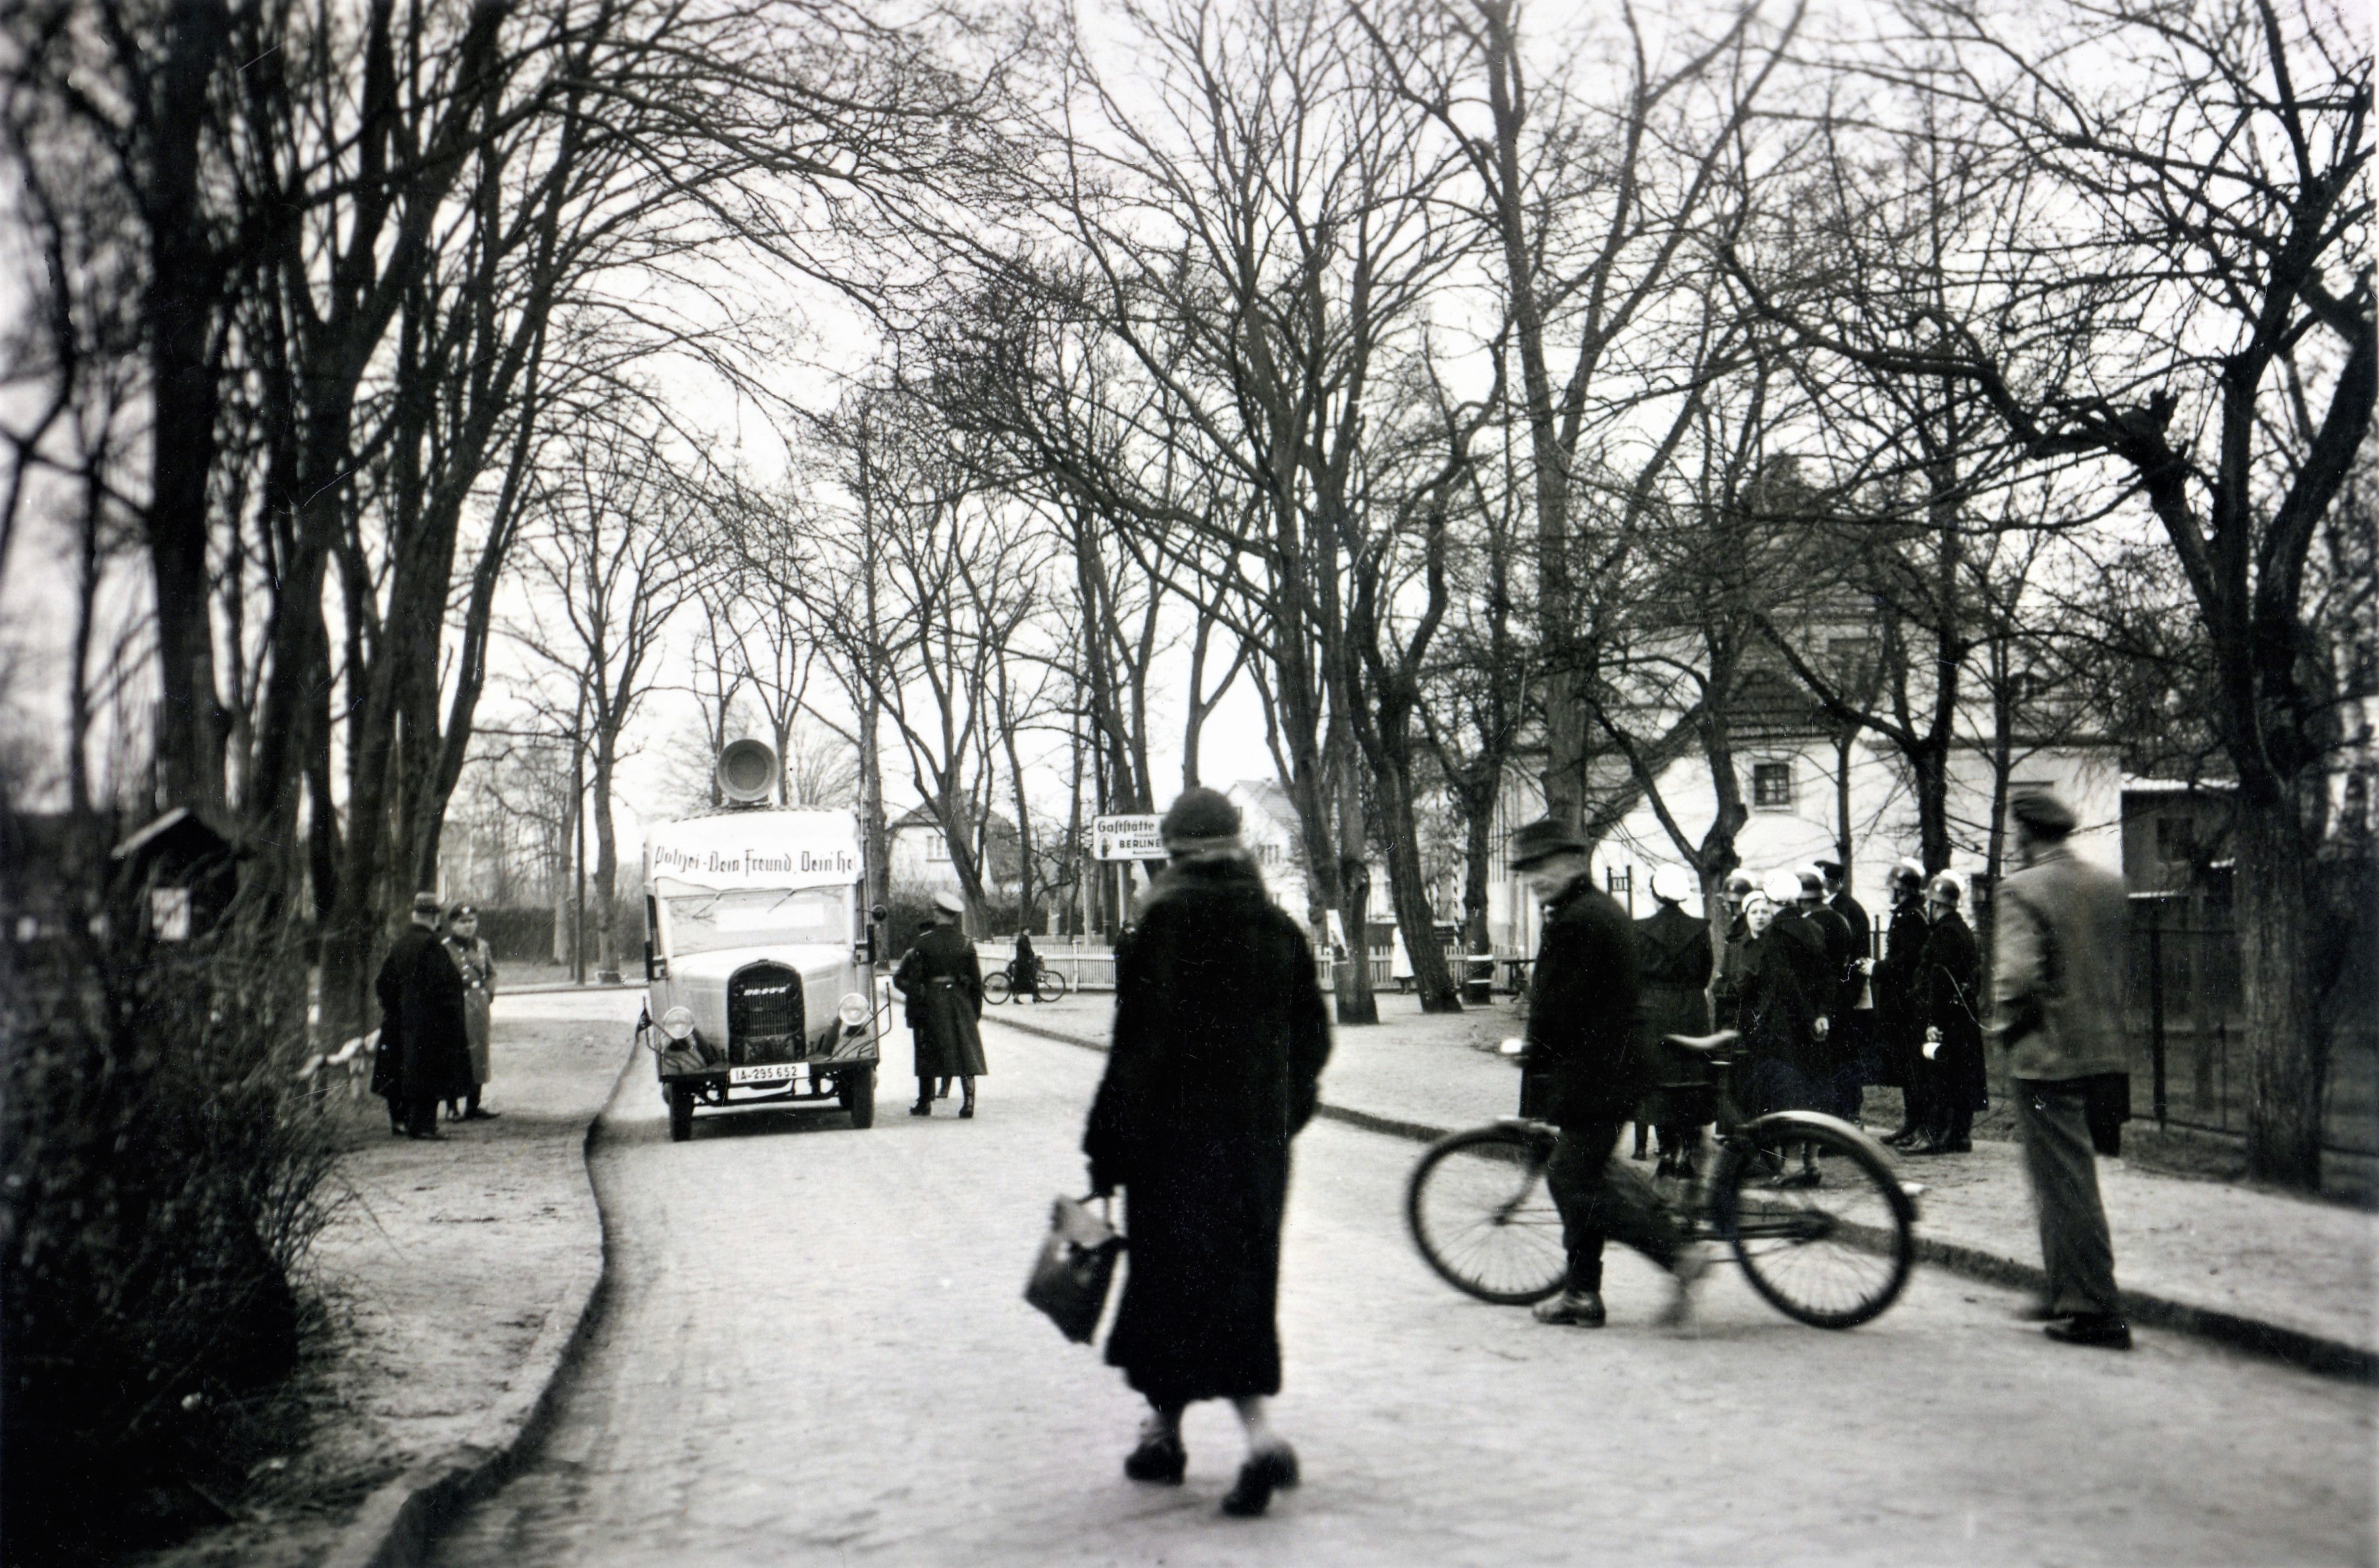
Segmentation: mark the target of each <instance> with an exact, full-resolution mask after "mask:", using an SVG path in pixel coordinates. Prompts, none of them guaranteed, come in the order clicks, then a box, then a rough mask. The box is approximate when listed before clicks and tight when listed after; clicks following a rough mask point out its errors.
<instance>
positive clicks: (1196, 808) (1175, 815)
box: [1156, 785, 1239, 854]
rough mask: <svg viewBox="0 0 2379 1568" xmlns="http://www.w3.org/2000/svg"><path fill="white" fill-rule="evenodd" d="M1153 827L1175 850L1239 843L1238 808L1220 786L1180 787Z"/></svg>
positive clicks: (1193, 850) (1217, 847)
mask: <svg viewBox="0 0 2379 1568" xmlns="http://www.w3.org/2000/svg"><path fill="white" fill-rule="evenodd" d="M1156 827H1157V832H1158V833H1159V834H1161V835H1162V836H1163V837H1164V839H1165V848H1166V849H1167V850H1171V851H1172V852H1174V853H1175V854H1188V853H1194V852H1196V851H1198V850H1226V849H1231V848H1234V847H1236V846H1237V845H1238V838H1239V808H1238V807H1237V806H1235V805H1233V804H1232V803H1231V798H1230V797H1229V796H1228V795H1226V794H1224V793H1223V792H1222V791H1221V790H1209V789H1207V788H1206V787H1205V786H1204V785H1199V786H1197V787H1195V788H1193V789H1189V790H1182V791H1181V793H1180V795H1179V796H1177V798H1176V799H1175V800H1174V802H1173V804H1172V805H1171V806H1170V807H1168V808H1167V809H1166V811H1165V819H1164V820H1163V821H1162V822H1159V823H1158V824H1157V825H1156Z"/></svg>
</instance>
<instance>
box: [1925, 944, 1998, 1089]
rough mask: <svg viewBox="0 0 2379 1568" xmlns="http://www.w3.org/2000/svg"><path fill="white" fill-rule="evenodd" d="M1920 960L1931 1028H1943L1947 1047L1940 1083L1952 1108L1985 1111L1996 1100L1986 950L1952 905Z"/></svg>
mask: <svg viewBox="0 0 2379 1568" xmlns="http://www.w3.org/2000/svg"><path fill="white" fill-rule="evenodd" d="M1918 961H1919V965H1920V968H1921V969H1922V971H1923V974H1922V981H1923V996H1924V1007H1925V1027H1926V1028H1928V1029H1938V1030H1939V1031H1941V1050H1940V1053H1939V1054H1938V1055H1936V1056H1935V1057H1934V1058H1933V1069H1934V1072H1935V1074H1936V1075H1937V1076H1936V1078H1935V1082H1937V1083H1938V1084H1939V1086H1940V1093H1941V1095H1942V1097H1943V1103H1944V1104H1945V1105H1946V1106H1947V1107H1948V1108H1949V1109H1950V1110H1953V1111H1979V1110H1981V1109H1983V1108H1984V1107H1985V1106H1986V1105H1987V1104H1990V1087H1989V1080H1988V1079H1987V1076H1986V1075H1985V1073H1984V1071H1983V1024H1982V1019H1981V1016H1980V1012H1981V1007H1982V985H1983V955H1982V950H1981V949H1980V948H1979V947H1976V946H1975V944H1974V931H1973V930H1972V929H1971V928H1970V927H1969V926H1968V925H1967V924H1966V922H1965V917H1964V916H1962V915H1961V914H1959V913H1958V911H1955V910H1951V911H1948V912H1947V913H1945V914H1944V915H1942V917H1941V918H1940V919H1939V920H1937V921H1935V922H1934V923H1933V927H1932V932H1931V935H1928V936H1926V939H1925V950H1924V955H1923V957H1922V958H1921V959H1919V960H1918ZM1920 1032H1921V1031H1920Z"/></svg>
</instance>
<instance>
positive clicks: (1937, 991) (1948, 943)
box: [1512, 791, 2131, 1349]
mask: <svg viewBox="0 0 2379 1568" xmlns="http://www.w3.org/2000/svg"><path fill="white" fill-rule="evenodd" d="M2009 816H2010V819H2011V823H2012V825H2013V827H2014V830H2015V840H2016V850H2017V855H2018V858H2019V860H2020V861H2021V862H2022V864H2021V867H2020V869H2018V870H2017V871H2015V872H2014V873H2012V874H2010V875H2009V876H2008V877H2006V878H2005V879H2004V880H2003V881H2002V882H2001V884H2000V885H1999V899H1998V908H1997V911H1996V913H1995V921H1996V926H1995V935H1996V948H1995V957H1994V966H1993V975H1992V983H1991V989H1990V991H1989V992H1988V993H1986V991H1985V988H1984V976H1983V972H1982V955H1981V950H1980V947H1979V945H1978V944H1977V943H1976V941H1975V939H1974V930H1973V928H1972V927H1971V926H1970V925H1968V923H1967V922H1966V919H1965V915H1964V913H1963V911H1962V908H1961V905H1962V902H1963V889H1962V887H1961V885H1960V883H1959V881H1958V879H1957V878H1956V877H1954V876H1951V875H1949V874H1946V873H1941V874H1935V875H1933V876H1930V877H1927V876H1926V874H1925V868H1924V866H1923V865H1922V864H1920V863H1919V862H1916V861H1914V860H1902V861H1901V862H1898V863H1897V864H1896V865H1895V866H1893V868H1892V871H1891V874H1890V887H1891V912H1890V921H1889V923H1888V924H1887V925H1886V927H1885V931H1884V951H1883V954H1882V957H1881V958H1880V959H1877V958H1874V957H1872V956H1871V954H1870V947H1871V945H1872V941H1873V929H1872V927H1871V925H1870V923H1869V921H1868V918H1867V914H1866V911H1865V910H1864V909H1863V908H1861V907H1860V905H1859V903H1858V901H1857V900H1856V899H1854V898H1852V897H1851V895H1850V893H1849V891H1848V889H1847V888H1846V887H1844V886H1843V878H1842V866H1841V865H1840V864H1839V863H1838V862H1831V861H1819V862H1815V863H1814V864H1812V865H1810V866H1808V867H1806V868H1805V869H1801V870H1793V871H1783V872H1778V873H1775V874H1771V875H1769V877H1768V878H1766V879H1765V881H1763V882H1759V883H1757V884H1755V883H1754V882H1753V881H1752V879H1751V878H1750V877H1749V876H1747V875H1744V874H1736V875H1733V876H1731V877H1730V878H1729V879H1728V880H1727V883H1726V886H1725V890H1724V897H1725V900H1726V906H1727V911H1728V918H1729V924H1728V928H1727V934H1726V937H1725V941H1724V946H1723V949H1722V952H1718V953H1714V952H1713V950H1712V945H1711V942H1710V936H1709V926H1708V925H1707V924H1706V923H1703V922H1702V921H1699V920H1697V919H1696V918H1694V917H1693V916H1691V915H1689V914H1687V913H1685V910H1684V908H1683V902H1684V900H1685V898H1686V897H1688V896H1689V894H1690V891H1691V889H1690V887H1689V886H1688V884H1687V882H1686V879H1685V877H1684V876H1683V875H1681V874H1678V873H1676V872H1673V871H1666V870H1664V871H1662V872H1660V873H1656V874H1655V875H1654V877H1653V882H1652V892H1653V897H1654V900H1655V903H1656V905H1657V906H1658V907H1657V908H1656V910H1655V911H1654V913H1653V914H1652V916H1651V917H1650V918H1649V919H1648V920H1644V921H1639V922H1636V923H1634V929H1633V930H1632V931H1630V930H1629V929H1628V925H1627V923H1626V922H1625V920H1624V915H1623V914H1622V913H1621V911H1619V908H1618V906H1617V905H1616V904H1615V903H1613V902H1612V900H1611V899H1609V898H1608V896H1607V895H1604V894H1601V893H1600V892H1597V891H1596V890H1595V889H1594V888H1593V887H1592V886H1591V885H1590V883H1589V882H1588V879H1587V874H1586V856H1585V847H1584V845H1583V844H1581V843H1580V842H1579V841H1578V840H1576V838H1575V837H1574V836H1572V835H1570V834H1569V833H1568V832H1567V831H1566V830H1565V829H1564V828H1562V827H1560V826H1558V825H1557V824H1554V823H1552V822H1540V823H1532V824H1530V825H1528V826H1526V827H1523V828H1521V829H1519V830H1518V832H1516V834H1515V835H1514V838H1513V845H1512V865H1513V868H1514V869H1515V870H1516V871H1518V872H1519V873H1521V874H1523V875H1524V876H1525V877H1527V878H1528V880H1529V881H1530V883H1531V884H1532V885H1533V886H1534V887H1535V889H1536V891H1537V893H1538V896H1539V897H1540V899H1542V900H1543V901H1544V907H1545V924H1544V932H1543V937H1542V941H1541V944H1540V949H1539V954H1538V959H1537V970H1536V976H1535V981H1534V984H1533V987H1532V989H1531V992H1530V996H1529V1017H1528V1065H1529V1067H1530V1068H1531V1070H1532V1071H1534V1072H1535V1073H1536V1074H1538V1075H1539V1077H1540V1080H1542V1087H1531V1086H1529V1085H1528V1084H1527V1082H1526V1080H1524V1087H1523V1090H1522V1114H1524V1115H1528V1116H1541V1117H1544V1118H1546V1119H1548V1120H1551V1121H1553V1122H1555V1123H1557V1124H1559V1125H1560V1126H1561V1128H1562V1137H1561V1140H1560V1142H1559V1143H1558V1144H1557V1145H1556V1150H1555V1153H1554V1156H1553V1159H1552V1164H1550V1165H1549V1166H1548V1168H1547V1171H1546V1181H1547V1184H1548V1186H1549V1187H1550V1188H1552V1192H1553V1196H1554V1199H1555V1200H1556V1202H1557V1203H1558V1204H1559V1205H1560V1207H1561V1209H1562V1212H1563V1222H1564V1224H1563V1229H1564V1239H1565V1242H1566V1245H1567V1247H1568V1248H1569V1255H1570V1266H1569V1277H1568V1288H1567V1289H1566V1290H1564V1292H1563V1294H1562V1295H1561V1296H1560V1297H1555V1298H1554V1299H1552V1300H1551V1301H1548V1302H1545V1303H1543V1304H1541V1305H1540V1307H1539V1308H1538V1309H1537V1316H1538V1317H1539V1319H1540V1321H1546V1322H1552V1323H1568V1324H1585V1325H1595V1324H1600V1322H1601V1321H1603V1309H1602V1303H1601V1299H1600V1295H1599V1285H1600V1277H1601V1251H1602V1247H1603V1244H1604V1242H1605V1240H1606V1239H1607V1238H1608V1239H1619V1240H1623V1241H1625V1242H1627V1243H1628V1244H1629V1245H1631V1246H1634V1247H1636V1248H1637V1249H1638V1250H1640V1251H1642V1252H1644V1253H1645V1254H1646V1256H1648V1257H1649V1258H1651V1259H1652V1260H1654V1261H1655V1262H1657V1263H1660V1264H1661V1265H1662V1266H1664V1267H1667V1268H1670V1269H1671V1270H1673V1272H1676V1273H1677V1275H1678V1278H1679V1279H1680V1281H1686V1280H1689V1279H1690V1277H1691V1274H1692V1272H1694V1270H1693V1269H1692V1268H1691V1267H1690V1260H1689V1259H1687V1258H1685V1256H1684V1255H1683V1254H1682V1253H1681V1251H1680V1248H1679V1245H1678V1242H1677V1239H1676V1237H1675V1236H1674V1235H1673V1233H1672V1232H1671V1231H1670V1230H1669V1228H1668V1226H1667V1221H1666V1217H1665V1215H1664V1214H1663V1213H1662V1212H1660V1208H1659V1206H1658V1205H1657V1204H1656V1203H1655V1202H1654V1201H1653V1200H1652V1197H1651V1194H1652V1189H1651V1188H1648V1186H1645V1187H1642V1188H1640V1189H1639V1188H1638V1186H1637V1183H1640V1179H1641V1178H1636V1182H1635V1183H1631V1182H1630V1181H1628V1180H1627V1179H1625V1178H1624V1175H1623V1173H1621V1172H1620V1171H1617V1170H1612V1169H1605V1168H1604V1164H1603V1162H1604V1160H1605V1159H1606V1158H1607V1156H1608V1155H1609V1153H1610V1152H1611V1149H1612V1143H1613V1140H1616V1138H1617V1135H1618V1131H1619V1123H1620V1122H1621V1121H1622V1120H1623V1119H1625V1117H1626V1116H1628V1115H1629V1114H1630V1110H1629V1109H1628V1108H1629V1107H1631V1106H1632V1115H1633V1117H1634V1119H1635V1122H1636V1140H1637V1141H1636V1158H1638V1159H1642V1158H1645V1157H1647V1153H1648V1149H1647V1145H1646V1141H1645V1139H1646V1129H1647V1128H1651V1129H1655V1130H1656V1131H1657V1134H1658V1137H1659V1139H1660V1161H1661V1169H1660V1171H1659V1172H1656V1175H1659V1174H1675V1175H1680V1176H1691V1175H1693V1174H1694V1169H1693V1160H1694V1156H1695V1154H1696V1152H1697V1151H1698V1150H1699V1149H1700V1147H1701V1144H1702V1140H1703V1130H1704V1128H1706V1127H1707V1126H1708V1125H1709V1122H1710V1121H1711V1120H1712V1119H1713V1117H1714V1115H1715V1106H1714V1104H1712V1094H1711V1092H1710V1091H1709V1089H1708V1088H1707V1087H1705V1086H1701V1085H1686V1084H1665V1085H1664V1084H1660V1083H1659V1081H1658V1080H1659V1079H1660V1076H1661V1075H1660V1073H1659V1072H1658V1071H1657V1070H1656V1067H1657V1065H1658V1064H1659V1063H1660V1061H1661V1060H1662V1056H1661V1053H1660V1051H1659V1050H1658V1048H1657V1043H1658V1042H1659V1040H1660V1037H1661V1036H1662V1035H1664V1034H1683V1035H1697V1034H1699V1033H1701V1032H1702V1031H1703V1029H1704V1028H1705V1027H1706V1026H1707V1024H1708V1023H1709V1021H1711V1019H1710V1016H1709V1014H1708V1013H1705V1011H1704V996H1705V995H1708V997H1709V1002H1710V1011H1711V1012H1712V1013H1714V1014H1715V1021H1716V1022H1717V1024H1718V1025H1719V1026H1720V1027H1721V1028H1732V1029H1735V1030H1737V1031H1740V1032H1741V1034H1742V1036H1743V1061H1744V1063H1745V1069H1746V1070H1745V1078H1744V1081H1743V1083H1742V1085H1741V1088H1742V1091H1743V1100H1744V1104H1743V1105H1742V1109H1743V1110H1744V1112H1745V1114H1746V1115H1749V1116H1761V1115H1765V1114H1767V1113H1769V1112H1772V1111H1783V1110H1809V1111H1823V1112H1827V1113H1830V1114H1832V1115H1836V1116H1842V1117H1844V1118H1846V1119H1857V1118H1858V1117H1859V1115H1860V1111H1861V1106H1862V1102H1863V1098H1864V1094H1865V1089H1866V1085H1867V1084H1870V1083H1878V1084H1885V1085H1895V1086H1897V1087H1899V1088H1900V1089H1901V1090H1902V1096H1903V1104H1904V1106H1905V1114H1904V1116H1903V1117H1902V1126H1901V1127H1900V1128H1899V1130H1897V1131H1896V1132H1893V1133H1891V1134H1890V1136H1888V1137H1887V1138H1885V1140H1884V1141H1885V1142H1886V1143H1889V1144H1892V1145H1895V1146H1897V1147H1899V1148H1902V1149H1904V1150H1906V1151H1908V1152H1911V1153H1916V1154H1955V1153H1967V1152H1972V1150H1973V1148H1974V1142H1973V1134H1974V1116H1975V1113H1977V1112H1978V1111H1981V1110H1983V1109H1985V1108H1987V1105H1988V1104H1989V1081H1988V1078H1987V1073H1986V1070H1985V1062H1984V1045H1985V1041H1986V1038H1987V1034H1989V1033H1996V1035H1997V1037H1998V1039H1999V1041H2000V1043H2002V1045H2003V1046H2004V1047H2005V1048H2006V1050H2007V1052H2008V1073H2009V1079H2010V1082H2011V1095H2012V1097H2013V1099H2014V1101H2015V1119H2016V1127H2017V1130H2018V1133H2019V1135H2020V1136H2021V1138H2022V1140H2023V1149H2024V1163H2025V1170H2026V1174H2027V1176H2029V1178H2030V1182H2031V1186H2032V1189H2033V1195H2034V1199H2035V1207H2036V1211H2037V1213H2038V1218H2039V1222H2040V1235H2041V1252H2042V1260H2043V1263H2044V1272H2045V1273H2046V1274H2047V1282H2048V1290H2047V1297H2046V1298H2045V1299H2043V1300H2042V1301H2041V1302H2039V1303H2038V1304H2037V1305H2036V1307H2035V1309H2034V1311H2033V1312H2032V1313H2031V1314H2030V1315H2032V1316H2035V1317H2037V1318H2039V1319H2041V1320H2043V1321H2045V1322H2046V1323H2047V1332H2048V1333H2049V1335H2050V1336H2051V1337H2052V1338H2055V1339H2059V1340H2061V1341H2064V1342H2066V1343H2069V1344H2074V1345H2098V1346H2105V1347H2109V1348H2115V1349H2128V1348H2129V1347H2130V1345H2131V1330H2130V1328H2129V1326H2128V1325H2126V1324H2125V1322H2124V1321H2123V1320H2122V1317H2121V1310H2120V1306H2121V1304H2120V1296H2119V1292H2118V1291H2117V1289H2116V1285H2115V1274H2114V1250H2113V1245H2112V1242H2111V1240H2110V1238H2109V1236H2108V1233H2107V1218H2106V1212H2105V1209H2104V1206H2103V1204H2102V1203H2101V1201H2100V1199H2099V1194H2098V1186H2097V1176H2096V1167H2095V1155H2096V1154H2097V1153H2099V1152H2107V1153H2111V1152H2115V1140H2116V1137H2117V1136H2118V1134H2117V1133H2116V1132H2115V1130H2114V1128H2113V1127H2112V1126H2111V1125H2109V1124H2110V1123H2112V1122H2115V1121H2119V1117H2120V1116H2122V1115H2123V1114H2125V1111H2126V1109H2127V1104H2126V1103H2127V1100H2128V1080H2127V1079H2126V1078H2125V1076H2124V1070H2123V1069H2124V1066H2125V1055H2124V1037H2123V1028H2124V1020H2123V999H2122V987H2123V978H2124V977H2123V963H2124V957H2123V946H2122V945H2123V939H2124V930H2125V921H2126V918H2127V916H2126V908H2125V899H2124V894H2123V887H2122V881H2121V878H2119V876H2117V875H2115V874H2113V873H2111V872H2107V871H2104V870H2101V869H2099V868H2096V867H2094V866H2090V865H2087V864H2085V863H2084V862H2082V861H2081V860H2079V859H2078V858H2076V857H2075V856H2074V855H2073V853H2072V852H2071V850H2070V849H2069V848H2068V847H2067V844H2066V839H2067V838H2069V837H2070V836H2071V833H2072V832H2073V830H2074V818H2073V814H2072V813H2071V810H2070V809H2068V808H2067V807H2066V806H2065V805H2064V804H2063V803H2062V802H2059V801H2058V800H2057V799H2056V798H2055V797H2054V796H2051V795H2049V794H2047V793H2046V792H2042V791H2030V792H2027V793H2025V794H2023V795H2021V796H2019V797H2018V798H2017V799H2016V800H2015V801H2014V802H2011V806H2010V809H2009ZM1705 987H1707V992H1705ZM1631 1016H1632V1017H1633V1018H1635V1019H1636V1020H1637V1022H1636V1031H1635V1034H1634V1038H1633V1040H1632V1041H1629V1040H1627V1039H1626V1038H1624V1035H1623V1034H1622V1033H1621V1032H1620V1031H1616V1030H1614V1029H1613V1028H1612V1021H1611V1020H1613V1019H1623V1018H1628V1017H1631ZM1598 1020H1599V1021H1598ZM1987 1020H1988V1021H1987ZM1631 1045H1632V1047H1633V1049H1632V1050H1631V1049H1630V1048H1629V1047H1630V1046H1631ZM2110 1106H2111V1107H2112V1109H2111V1110H2110V1109H2109V1107H2110ZM1774 1180H1775V1182H1776V1184H1777V1185H1779V1186H1783V1187H1791V1186H1805V1187H1815V1186H1818V1185H1821V1183H1822V1181H1823V1176H1822V1174H1821V1172H1820V1171H1819V1170H1818V1168H1817V1162H1816V1157H1815V1154H1814V1152H1811V1151H1809V1150H1808V1149H1807V1147H1806V1146H1804V1155H1803V1164H1802V1166H1801V1168H1800V1169H1799V1170H1797V1171H1793V1170H1787V1171H1784V1172H1781V1173H1779V1174H1778V1175H1777V1176H1776V1177H1775V1178H1774Z"/></svg>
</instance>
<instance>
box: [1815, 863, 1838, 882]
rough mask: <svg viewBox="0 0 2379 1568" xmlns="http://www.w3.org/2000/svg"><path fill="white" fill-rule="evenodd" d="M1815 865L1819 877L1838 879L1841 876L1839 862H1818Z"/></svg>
mask: <svg viewBox="0 0 2379 1568" xmlns="http://www.w3.org/2000/svg"><path fill="white" fill-rule="evenodd" d="M1815 863H1816V865H1817V871H1818V873H1819V874H1821V875H1825V876H1831V877H1835V878H1839V877H1841V875H1842V862H1840V861H1818V862H1815Z"/></svg>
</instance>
